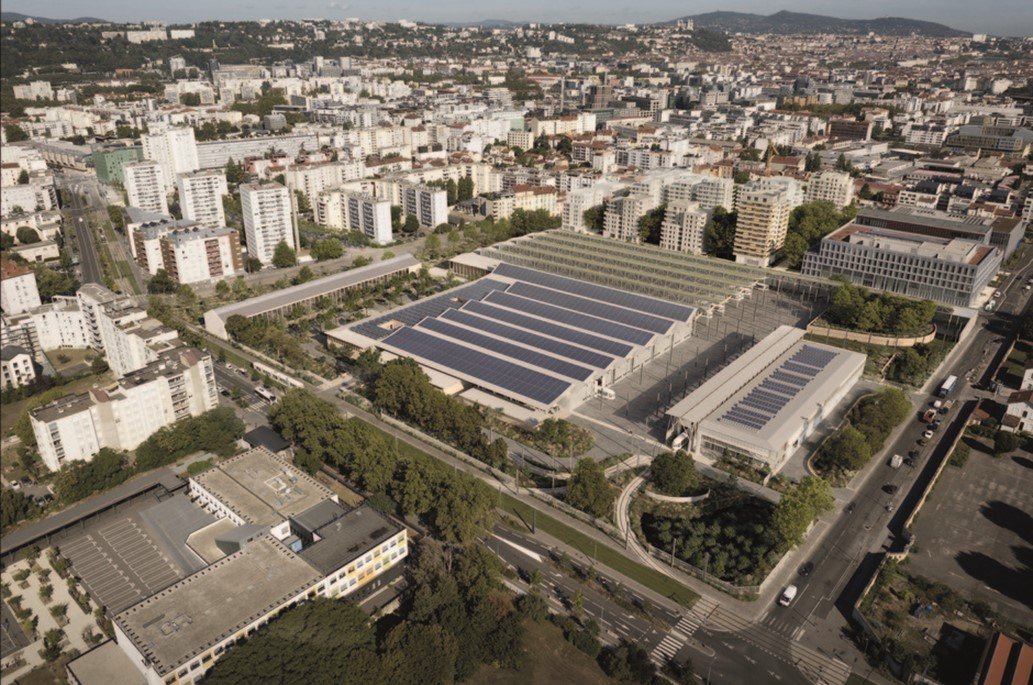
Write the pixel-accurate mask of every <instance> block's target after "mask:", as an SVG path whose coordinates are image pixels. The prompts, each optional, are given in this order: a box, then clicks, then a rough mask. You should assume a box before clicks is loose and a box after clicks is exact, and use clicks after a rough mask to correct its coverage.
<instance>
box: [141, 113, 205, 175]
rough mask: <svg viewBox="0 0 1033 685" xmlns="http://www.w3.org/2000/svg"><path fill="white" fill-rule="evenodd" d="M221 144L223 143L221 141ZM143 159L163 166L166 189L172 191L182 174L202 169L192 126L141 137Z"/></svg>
mask: <svg viewBox="0 0 1033 685" xmlns="http://www.w3.org/2000/svg"><path fill="white" fill-rule="evenodd" d="M220 142H221V141H220ZM140 144H141V147H142V151H143V158H144V159H150V160H153V161H155V162H157V163H158V164H160V165H161V170H162V173H163V174H164V181H165V187H166V189H167V190H172V187H173V186H174V185H175V182H176V178H177V177H178V176H179V175H180V174H189V173H192V172H194V171H197V170H198V169H199V168H200V165H199V164H198V158H197V142H196V141H195V140H194V129H193V127H191V126H179V127H171V128H167V129H165V130H163V131H157V132H150V133H146V134H144V135H142V136H140Z"/></svg>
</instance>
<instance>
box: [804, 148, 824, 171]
mask: <svg viewBox="0 0 1033 685" xmlns="http://www.w3.org/2000/svg"><path fill="white" fill-rule="evenodd" d="M803 168H804V171H811V172H813V171H818V170H819V169H821V155H819V154H818V153H817V152H810V153H808V154H807V159H806V160H805V161H804V167H803Z"/></svg>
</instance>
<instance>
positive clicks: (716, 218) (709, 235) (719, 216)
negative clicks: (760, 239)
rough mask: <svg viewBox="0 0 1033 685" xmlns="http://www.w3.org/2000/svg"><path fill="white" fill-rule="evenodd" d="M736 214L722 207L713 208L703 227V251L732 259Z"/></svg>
mask: <svg viewBox="0 0 1033 685" xmlns="http://www.w3.org/2000/svg"><path fill="white" fill-rule="evenodd" d="M737 219H738V215H737V214H736V213H735V212H729V211H727V210H726V209H725V208H724V207H720V206H719V207H716V208H714V213H713V214H712V215H711V217H710V222H709V223H708V224H707V226H706V228H705V229H704V234H703V251H704V252H706V253H707V254H709V255H713V256H715V257H720V258H721V259H732V258H733V255H734V253H735V223H736V220H737Z"/></svg>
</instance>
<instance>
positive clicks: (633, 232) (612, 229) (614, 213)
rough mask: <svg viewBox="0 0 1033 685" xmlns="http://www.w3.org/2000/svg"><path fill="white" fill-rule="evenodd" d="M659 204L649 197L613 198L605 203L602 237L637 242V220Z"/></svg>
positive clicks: (627, 196) (634, 195) (628, 196)
mask: <svg viewBox="0 0 1033 685" xmlns="http://www.w3.org/2000/svg"><path fill="white" fill-rule="evenodd" d="M658 204H659V203H658V202H657V201H656V200H655V199H654V198H653V197H652V196H650V195H637V194H633V195H626V196H624V197H615V198H613V199H612V200H610V201H609V202H607V203H606V214H605V216H604V218H603V235H604V236H606V237H607V238H614V239H616V240H623V241H625V242H633V243H637V242H639V233H638V220H639V219H641V218H642V217H643V216H645V215H646V212H648V211H650V210H652V209H655V208H656V207H657V205H658Z"/></svg>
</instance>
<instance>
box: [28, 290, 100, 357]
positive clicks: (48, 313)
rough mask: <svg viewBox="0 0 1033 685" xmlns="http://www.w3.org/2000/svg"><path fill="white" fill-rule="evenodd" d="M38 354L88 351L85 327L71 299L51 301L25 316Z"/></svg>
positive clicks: (80, 313)
mask: <svg viewBox="0 0 1033 685" xmlns="http://www.w3.org/2000/svg"><path fill="white" fill-rule="evenodd" d="M24 316H25V318H26V321H27V322H28V324H29V325H30V326H32V329H33V332H34V334H35V337H36V342H37V344H38V345H39V349H40V350H41V351H46V350H58V349H61V348H67V347H71V348H84V347H89V346H90V345H89V340H88V339H87V334H86V323H85V321H84V320H83V314H82V310H81V309H79V302H78V301H77V300H76V298H74V297H55V298H54V301H53V302H51V303H49V304H45V305H41V306H39V307H36V308H35V309H33V310H31V311H29V312H26V313H25V315H24Z"/></svg>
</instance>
